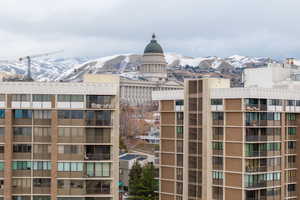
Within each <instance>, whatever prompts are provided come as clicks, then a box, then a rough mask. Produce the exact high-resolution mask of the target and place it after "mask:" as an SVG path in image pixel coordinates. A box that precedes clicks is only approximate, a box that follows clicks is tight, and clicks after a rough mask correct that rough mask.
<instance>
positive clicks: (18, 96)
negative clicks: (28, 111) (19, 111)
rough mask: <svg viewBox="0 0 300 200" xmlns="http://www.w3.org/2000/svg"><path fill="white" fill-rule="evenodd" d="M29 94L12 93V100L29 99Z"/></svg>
mask: <svg viewBox="0 0 300 200" xmlns="http://www.w3.org/2000/svg"><path fill="white" fill-rule="evenodd" d="M30 99H31V98H30V94H13V95H12V101H30Z"/></svg>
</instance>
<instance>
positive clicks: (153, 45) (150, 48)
mask: <svg viewBox="0 0 300 200" xmlns="http://www.w3.org/2000/svg"><path fill="white" fill-rule="evenodd" d="M144 53H164V51H163V49H162V48H161V46H160V44H158V43H157V41H156V39H155V34H153V35H152V40H151V41H150V43H149V44H148V45H147V46H146V48H145V50H144Z"/></svg>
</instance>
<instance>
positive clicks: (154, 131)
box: [136, 127, 159, 144]
mask: <svg viewBox="0 0 300 200" xmlns="http://www.w3.org/2000/svg"><path fill="white" fill-rule="evenodd" d="M136 138H137V139H140V140H144V141H146V142H149V143H150V144H159V129H158V128H156V127H151V128H150V131H149V132H148V135H139V136H136Z"/></svg>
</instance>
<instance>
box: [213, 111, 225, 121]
mask: <svg viewBox="0 0 300 200" xmlns="http://www.w3.org/2000/svg"><path fill="white" fill-rule="evenodd" d="M212 117H213V120H223V119H224V113H222V112H213V113H212Z"/></svg>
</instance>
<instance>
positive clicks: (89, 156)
mask: <svg viewBox="0 0 300 200" xmlns="http://www.w3.org/2000/svg"><path fill="white" fill-rule="evenodd" d="M110 159H111V155H110V153H86V154H85V158H84V160H110Z"/></svg>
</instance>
